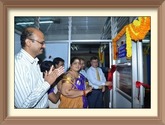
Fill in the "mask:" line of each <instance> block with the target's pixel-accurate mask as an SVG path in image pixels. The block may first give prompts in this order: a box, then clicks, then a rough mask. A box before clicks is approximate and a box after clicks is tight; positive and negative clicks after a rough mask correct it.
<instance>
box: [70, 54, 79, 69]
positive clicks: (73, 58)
mask: <svg viewBox="0 0 165 125" xmlns="http://www.w3.org/2000/svg"><path fill="white" fill-rule="evenodd" d="M76 59H78V60H80V58H79V57H72V58H71V60H70V65H72V63H73V62H74V61H75V60H76ZM69 70H70V67H69V68H68V69H67V71H69Z"/></svg>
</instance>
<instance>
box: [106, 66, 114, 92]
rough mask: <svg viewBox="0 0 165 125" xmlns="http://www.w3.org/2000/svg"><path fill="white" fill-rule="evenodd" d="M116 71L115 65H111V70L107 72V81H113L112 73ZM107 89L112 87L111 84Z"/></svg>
mask: <svg viewBox="0 0 165 125" xmlns="http://www.w3.org/2000/svg"><path fill="white" fill-rule="evenodd" d="M115 71H116V65H112V66H111V70H110V71H109V72H108V78H107V80H108V81H111V82H112V81H113V73H114V72H115ZM108 88H109V90H111V89H112V88H113V86H108Z"/></svg>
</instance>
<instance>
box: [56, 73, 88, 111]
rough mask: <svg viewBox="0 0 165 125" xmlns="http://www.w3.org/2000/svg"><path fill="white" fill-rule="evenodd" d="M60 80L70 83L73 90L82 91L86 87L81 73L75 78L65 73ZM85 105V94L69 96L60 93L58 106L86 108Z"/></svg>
mask: <svg viewBox="0 0 165 125" xmlns="http://www.w3.org/2000/svg"><path fill="white" fill-rule="evenodd" d="M61 82H62V83H63V82H65V83H67V84H72V89H75V90H80V91H83V90H85V89H86V83H85V77H84V76H83V75H82V74H79V76H78V78H76V79H75V78H73V77H71V76H69V75H68V74H66V75H65V76H64V77H63V79H62V81H61ZM62 83H61V84H62ZM87 107H88V102H87V97H86V96H78V97H74V98H71V97H67V96H65V95H63V94H61V95H60V104H59V108H87Z"/></svg>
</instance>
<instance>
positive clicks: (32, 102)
mask: <svg viewBox="0 0 165 125" xmlns="http://www.w3.org/2000/svg"><path fill="white" fill-rule="evenodd" d="M30 70H31V69H29V67H28V66H26V65H23V62H21V61H20V62H16V63H15V81H14V82H15V93H14V94H15V100H14V101H15V106H16V107H17V108H33V107H35V106H36V104H37V103H38V102H39V101H40V99H41V98H42V97H43V95H45V93H46V92H47V90H48V89H49V87H50V85H49V83H47V82H46V81H44V79H43V78H42V74H41V76H40V78H39V76H37V77H35V76H32V75H31V72H30ZM35 78H36V79H35ZM34 82H35V83H34Z"/></svg>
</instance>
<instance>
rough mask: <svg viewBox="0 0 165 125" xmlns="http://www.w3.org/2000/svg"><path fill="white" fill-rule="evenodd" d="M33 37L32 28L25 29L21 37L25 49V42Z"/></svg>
mask: <svg viewBox="0 0 165 125" xmlns="http://www.w3.org/2000/svg"><path fill="white" fill-rule="evenodd" d="M31 36H33V30H32V28H30V27H27V28H25V29H24V31H23V32H22V34H21V37H20V40H21V46H22V48H23V47H25V40H26V39H27V38H30V37H31Z"/></svg>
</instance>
